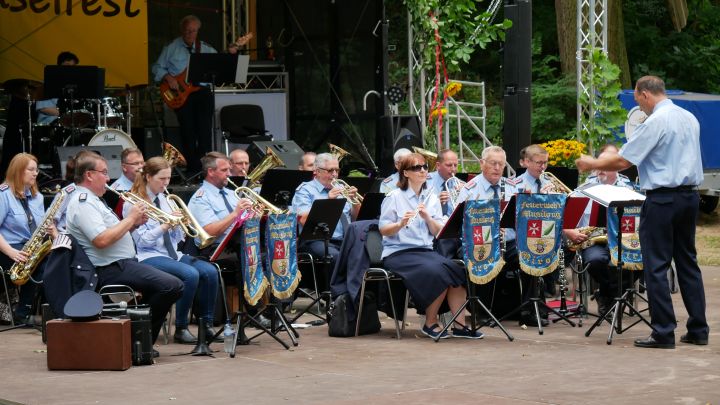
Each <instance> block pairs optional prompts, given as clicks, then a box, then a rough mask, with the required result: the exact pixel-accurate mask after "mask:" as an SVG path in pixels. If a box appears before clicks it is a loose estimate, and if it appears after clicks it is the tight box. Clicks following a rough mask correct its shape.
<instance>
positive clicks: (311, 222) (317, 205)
mask: <svg viewBox="0 0 720 405" xmlns="http://www.w3.org/2000/svg"><path fill="white" fill-rule="evenodd" d="M346 202H347V200H346V199H345V198H335V199H329V198H327V199H319V200H315V201H313V205H312V207H311V208H310V212H309V213H308V216H307V219H306V220H305V225H303V229H302V232H300V237H299V238H298V241H300V242H304V241H313V240H322V241H323V242H324V243H325V257H323V261H322V263H323V268H324V271H325V278H326V279H327V282H328V284H329V282H330V276H331V274H332V271H333V269H331V268H330V263H332V257H330V254H329V244H330V239H331V238H332V234H333V232H335V228H336V227H337V223H338V222H339V221H340V216H341V215H343V208H344V207H345V203H346ZM313 276H314V277H317V274H313ZM315 288H316V291H315V296H314V297H313V296H310V298H311V299H312V302H311V303H310V305H308V306H307V307H305V308H304V309H303V310H302V311H300V312H299V313H298V314H297V315H296V316H295V317H294V318H293V319H291V320H290V323H291V324H293V323H295V321H297V320H298V319H299V318H300V317H301V316H303V315H304V314H305V313H307V312H308V311H310V308H312V306H313V305H315V304H317V303H319V302H320V299H321V298H322V296H323V295H328V294H329V291H323V292H320V291H318V290H317V288H318V286H317V280H315ZM323 288H325V286H323ZM310 314H312V315H315V316H316V317H318V318H320V320H322V322H323V323H324V322H327V319H326V318H323V317H322V316H321V315H319V314H314V313H312V312H310ZM316 322H317V321H316Z"/></svg>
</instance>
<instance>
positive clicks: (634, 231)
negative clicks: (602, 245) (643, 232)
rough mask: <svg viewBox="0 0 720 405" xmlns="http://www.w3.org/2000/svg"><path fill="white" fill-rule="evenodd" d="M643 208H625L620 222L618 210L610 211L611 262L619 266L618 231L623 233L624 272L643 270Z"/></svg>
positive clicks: (608, 219) (608, 220)
mask: <svg viewBox="0 0 720 405" xmlns="http://www.w3.org/2000/svg"><path fill="white" fill-rule="evenodd" d="M641 208H642V207H640V206H637V207H625V212H624V213H623V217H622V219H621V220H620V221H618V216H617V208H612V209H609V210H608V218H607V223H608V248H609V249H610V261H611V262H612V264H613V265H614V266H617V258H618V246H617V242H618V241H617V237H618V229H620V230H621V231H622V260H623V269H624V270H642V269H643V263H642V251H641V250H640V234H639V233H638V232H639V230H640V209H641Z"/></svg>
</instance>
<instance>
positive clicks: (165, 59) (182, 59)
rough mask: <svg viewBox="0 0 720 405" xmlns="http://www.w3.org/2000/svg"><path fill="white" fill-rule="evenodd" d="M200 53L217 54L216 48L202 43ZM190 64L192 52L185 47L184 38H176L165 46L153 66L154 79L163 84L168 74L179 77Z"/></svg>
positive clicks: (193, 47)
mask: <svg viewBox="0 0 720 405" xmlns="http://www.w3.org/2000/svg"><path fill="white" fill-rule="evenodd" d="M192 49H193V52H195V45H194V44H193V46H192ZM200 53H217V51H216V50H215V48H213V47H212V46H210V45H208V44H206V43H205V42H202V41H201V42H200ZM189 62H190V52H189V51H188V49H187V45H185V41H183V39H182V37H177V38H175V39H174V40H173V41H172V42H170V43H169V44H167V45H165V47H164V48H163V50H162V52H160V56H159V57H158V59H157V61H156V62H155V64H154V65H153V66H152V74H153V79H155V81H156V82H161V81H162V80H163V77H164V76H165V75H166V74H168V73H169V74H170V75H171V76H177V75H179V74H180V73H181V72H182V71H183V70H185V68H187V66H188V63H189Z"/></svg>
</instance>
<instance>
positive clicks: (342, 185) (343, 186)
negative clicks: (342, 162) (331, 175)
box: [330, 179, 363, 205]
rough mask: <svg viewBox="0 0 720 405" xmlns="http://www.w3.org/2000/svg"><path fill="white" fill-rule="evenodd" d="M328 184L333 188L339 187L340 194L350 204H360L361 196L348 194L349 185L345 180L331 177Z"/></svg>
mask: <svg viewBox="0 0 720 405" xmlns="http://www.w3.org/2000/svg"><path fill="white" fill-rule="evenodd" d="M330 185H332V187H333V188H339V189H340V194H342V196H343V197H345V198H346V199H347V200H348V202H349V203H350V204H352V205H358V204H362V202H363V198H362V196H361V195H360V194H357V193H355V197H352V196H351V195H350V185H349V184H347V182H346V181H345V180H341V179H333V180H332V181H331V182H330Z"/></svg>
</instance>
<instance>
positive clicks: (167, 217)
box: [105, 184, 183, 226]
mask: <svg viewBox="0 0 720 405" xmlns="http://www.w3.org/2000/svg"><path fill="white" fill-rule="evenodd" d="M105 188H106V189H108V190H110V191H112V192H113V193H115V194H117V195H118V196H119V197H120V198H122V199H123V201H125V202H126V203H128V204H131V205H140V206H144V207H145V214H146V215H147V216H148V217H149V218H152V219H154V220H155V221H157V222H159V223H161V224H168V225H170V226H176V225H180V224H181V223H182V221H183V217H178V216H176V215H173V214H169V213H167V212H165V211H163V210H161V209H160V208H158V207H156V206H155V204H153V203H151V202H149V201H147V200H145V199H144V198H142V197H140V196H139V195H137V194H135V193H131V192H129V191H117V190H114V189H113V188H112V187H110V186H108V185H107V184H105Z"/></svg>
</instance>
